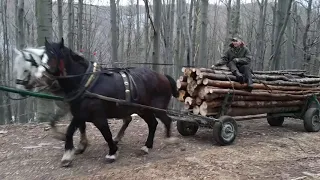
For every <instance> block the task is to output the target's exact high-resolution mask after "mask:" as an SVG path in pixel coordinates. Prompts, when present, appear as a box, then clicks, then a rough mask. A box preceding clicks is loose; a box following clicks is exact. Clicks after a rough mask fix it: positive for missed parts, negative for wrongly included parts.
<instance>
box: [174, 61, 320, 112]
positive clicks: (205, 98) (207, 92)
mask: <svg viewBox="0 0 320 180" xmlns="http://www.w3.org/2000/svg"><path fill="white" fill-rule="evenodd" d="M182 73H183V75H181V76H180V77H179V79H178V80H177V88H178V90H179V98H178V100H179V101H181V102H184V108H185V109H187V110H189V111H191V112H192V113H193V114H197V115H202V116H217V115H222V114H221V112H222V110H224V113H223V114H224V115H230V116H245V115H256V114H265V113H285V112H295V111H298V110H301V107H303V105H304V104H305V103H306V99H307V98H308V97H311V96H313V95H318V94H319V93H320V77H317V76H313V75H308V74H306V72H305V71H303V70H280V71H253V76H252V77H253V82H254V84H253V90H252V91H251V92H249V91H247V90H246V88H247V84H246V83H244V84H240V83H239V82H237V81H236V77H235V76H234V75H232V73H231V71H230V70H229V69H228V68H227V67H225V66H224V67H219V68H217V67H215V68H214V69H213V68H185V67H184V68H182ZM226 95H228V97H229V101H226ZM222 107H223V108H222ZM225 107H227V108H225ZM225 109H226V110H225Z"/></svg>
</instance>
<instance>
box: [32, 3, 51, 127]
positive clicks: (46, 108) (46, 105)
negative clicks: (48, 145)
mask: <svg viewBox="0 0 320 180" xmlns="http://www.w3.org/2000/svg"><path fill="white" fill-rule="evenodd" d="M36 17H37V32H38V39H37V42H38V46H44V43H45V38H47V39H48V41H51V40H52V1H51V0H37V1H36ZM37 110H38V112H37V114H38V117H37V119H38V120H39V121H40V122H44V121H47V119H48V116H50V115H52V114H53V113H54V104H53V101H51V100H44V99H38V103H37Z"/></svg>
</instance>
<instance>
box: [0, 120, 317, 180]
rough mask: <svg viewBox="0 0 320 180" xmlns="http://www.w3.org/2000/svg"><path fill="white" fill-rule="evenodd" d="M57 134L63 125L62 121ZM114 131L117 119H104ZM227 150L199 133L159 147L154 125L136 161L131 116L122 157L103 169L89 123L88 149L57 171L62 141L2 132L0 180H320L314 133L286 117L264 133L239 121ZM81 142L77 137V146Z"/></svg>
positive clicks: (41, 133)
mask: <svg viewBox="0 0 320 180" xmlns="http://www.w3.org/2000/svg"><path fill="white" fill-rule="evenodd" d="M60 123H61V124H60V125H61V126H59V128H60V129H63V128H65V126H66V125H67V123H68V122H67V121H64V122H60ZM110 125H111V128H112V131H113V133H115V132H116V131H118V130H119V128H120V126H121V121H119V120H110ZM239 125H240V127H239V134H238V137H237V139H236V141H235V143H234V144H233V145H230V146H224V147H222V146H218V145H216V144H214V143H212V141H211V138H212V131H211V130H210V129H204V128H202V129H200V130H199V131H198V133H197V134H196V135H195V136H193V137H182V136H181V135H180V134H179V133H178V132H177V130H176V126H175V123H174V128H173V129H174V136H175V137H178V139H179V143H178V144H167V143H165V141H164V138H163V137H164V130H163V125H162V124H161V123H159V125H158V129H157V132H156V138H155V143H154V149H153V150H152V151H151V152H150V154H148V155H141V154H140V148H141V147H142V146H143V144H144V142H145V139H146V136H147V125H146V124H145V123H144V121H143V120H141V119H139V118H135V120H134V121H132V123H131V124H130V126H129V128H128V129H127V132H126V134H125V137H124V138H123V140H122V142H121V143H120V144H119V149H120V156H119V158H118V160H117V161H116V162H115V163H113V164H106V163H105V161H104V156H105V155H106V153H107V152H108V149H107V144H106V143H105V141H104V139H103V137H102V136H101V134H100V132H99V131H98V130H97V129H96V128H95V127H94V126H93V125H92V124H90V123H87V131H88V133H87V134H88V138H89V141H90V146H89V147H88V149H87V151H86V152H85V153H84V154H82V155H78V156H76V157H75V160H74V161H73V165H72V167H69V168H62V167H60V159H61V158H62V154H63V147H64V144H63V142H59V141H58V140H55V139H53V138H52V137H51V134H50V131H47V130H46V127H47V126H48V125H47V124H31V125H30V124H29V125H8V126H0V179H2V180H5V179H10V180H20V179H26V180H31V179H32V180H36V179H46V180H48V179H108V180H111V179H119V180H120V179H139V180H148V179H152V180H155V179H161V180H164V179H168V180H189V179H190V180H191V179H192V180H193V179H194V180H199V179H210V180H212V179H221V180H228V179H230V180H231V179H232V180H235V179H259V180H261V179H272V180H275V179H320V174H318V173H319V172H320V143H319V142H320V136H319V135H320V133H306V132H305V130H304V127H303V123H302V121H300V120H292V119H288V120H286V121H285V123H284V126H283V127H270V126H269V125H268V123H267V121H266V119H257V120H250V121H243V122H239ZM78 139H79V134H78V132H77V133H76V137H75V144H77V142H78Z"/></svg>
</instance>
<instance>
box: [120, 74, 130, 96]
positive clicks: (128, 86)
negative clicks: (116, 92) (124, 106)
mask: <svg viewBox="0 0 320 180" xmlns="http://www.w3.org/2000/svg"><path fill="white" fill-rule="evenodd" d="M119 73H120V75H121V77H122V79H123V83H124V87H125V95H126V101H130V100H131V94H130V85H129V79H128V76H127V75H126V73H124V72H123V71H120V72H119Z"/></svg>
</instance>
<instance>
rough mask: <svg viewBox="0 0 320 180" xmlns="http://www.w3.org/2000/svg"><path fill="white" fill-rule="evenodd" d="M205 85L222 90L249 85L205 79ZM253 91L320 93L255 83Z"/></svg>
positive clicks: (297, 87) (300, 88) (295, 87)
mask: <svg viewBox="0 0 320 180" xmlns="http://www.w3.org/2000/svg"><path fill="white" fill-rule="evenodd" d="M202 84H203V85H208V86H216V87H220V88H235V89H245V88H246V87H247V84H246V83H244V84H240V83H238V82H234V81H218V80H211V79H208V78H206V79H204V80H203V82H202ZM253 89H266V90H268V89H271V90H283V91H290V90H294V91H295V90H300V91H302V90H314V91H320V88H306V87H299V86H273V85H268V86H266V85H264V84H257V83H253Z"/></svg>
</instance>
